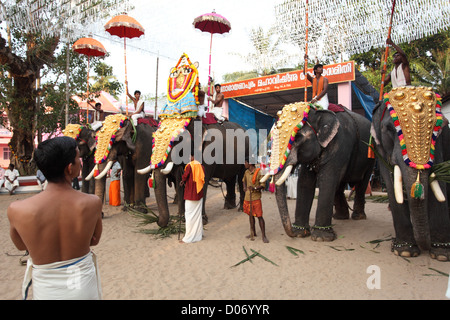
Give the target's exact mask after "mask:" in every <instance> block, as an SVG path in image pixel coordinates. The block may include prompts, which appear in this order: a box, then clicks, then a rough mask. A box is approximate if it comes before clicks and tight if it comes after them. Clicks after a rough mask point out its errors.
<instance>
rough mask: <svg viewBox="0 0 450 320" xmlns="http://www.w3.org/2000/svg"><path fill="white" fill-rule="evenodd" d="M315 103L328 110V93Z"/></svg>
mask: <svg viewBox="0 0 450 320" xmlns="http://www.w3.org/2000/svg"><path fill="white" fill-rule="evenodd" d="M315 104H317V105H319V106H321V107H322V109H324V110H328V105H329V101H328V93H327V94H325V95H324V96H323V97H322V98H321V99H320V100H317V102H316V103H315Z"/></svg>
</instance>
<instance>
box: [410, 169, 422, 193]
mask: <svg viewBox="0 0 450 320" xmlns="http://www.w3.org/2000/svg"><path fill="white" fill-rule="evenodd" d="M411 197H412V198H413V199H419V200H423V199H424V198H425V194H424V192H423V184H421V183H420V171H418V172H417V179H416V182H414V183H413V185H412V187H411Z"/></svg>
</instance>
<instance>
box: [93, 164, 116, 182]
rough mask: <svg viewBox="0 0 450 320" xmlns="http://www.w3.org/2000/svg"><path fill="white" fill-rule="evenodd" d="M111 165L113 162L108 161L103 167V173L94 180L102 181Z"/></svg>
mask: <svg viewBox="0 0 450 320" xmlns="http://www.w3.org/2000/svg"><path fill="white" fill-rule="evenodd" d="M112 165H113V161H108V163H107V164H106V166H105V169H103V171H102V172H101V173H100V174H99V175H98V176H96V177H95V179H96V180H99V179H102V178H103V177H104V176H106V174H107V173H108V171H109V170H110V169H111V167H112Z"/></svg>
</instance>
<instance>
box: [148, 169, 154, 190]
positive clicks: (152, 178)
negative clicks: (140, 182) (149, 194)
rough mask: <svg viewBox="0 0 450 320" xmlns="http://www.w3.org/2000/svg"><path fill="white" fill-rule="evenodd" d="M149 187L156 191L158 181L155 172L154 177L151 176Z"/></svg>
mask: <svg viewBox="0 0 450 320" xmlns="http://www.w3.org/2000/svg"><path fill="white" fill-rule="evenodd" d="M148 187H149V188H150V189H152V188H153V189H156V181H155V174H154V171H152V175H151V176H150V178H149V179H148Z"/></svg>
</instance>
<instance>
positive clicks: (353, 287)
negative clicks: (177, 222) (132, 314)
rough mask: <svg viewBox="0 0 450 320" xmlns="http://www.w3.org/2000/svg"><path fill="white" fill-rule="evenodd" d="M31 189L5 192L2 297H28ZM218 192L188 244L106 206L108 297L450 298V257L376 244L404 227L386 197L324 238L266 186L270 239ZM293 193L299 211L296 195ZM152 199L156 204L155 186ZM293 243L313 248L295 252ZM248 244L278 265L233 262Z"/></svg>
mask: <svg viewBox="0 0 450 320" xmlns="http://www.w3.org/2000/svg"><path fill="white" fill-rule="evenodd" d="M170 195H172V196H173V194H170ZM29 196H32V194H18V195H13V196H9V195H0V212H1V214H0V245H1V248H2V251H3V252H2V253H1V254H0V299H8V300H17V299H20V298H21V292H20V289H21V284H22V279H23V275H24V271H25V267H24V266H21V265H20V264H19V258H20V255H21V254H23V253H22V252H20V251H18V250H17V249H16V248H15V247H14V245H13V243H12V242H11V240H10V237H9V222H8V219H7V216H6V209H7V207H8V205H9V204H10V203H11V202H12V201H15V200H18V199H24V198H26V197H29ZM208 196H209V198H208V202H207V205H206V206H207V207H206V208H207V213H208V216H209V223H208V224H207V225H206V226H205V238H204V239H203V240H202V241H200V242H197V243H193V244H180V243H179V242H178V237H177V235H172V236H171V237H169V238H164V239H161V238H159V237H156V236H154V235H148V234H143V233H140V232H139V228H140V227H139V226H138V223H139V222H140V220H139V219H137V218H136V217H133V216H131V215H130V214H128V213H126V212H123V211H122V210H121V207H111V206H109V205H105V206H104V212H105V218H104V220H103V235H102V239H101V242H100V244H99V245H98V246H96V247H94V251H95V252H96V253H97V255H98V259H99V268H100V274H101V282H102V288H103V296H104V299H108V300H130V299H144V300H167V299H176V300H203V299H208V300H222V299H225V300H249V299H250V300H255V299H256V300H297V299H312V300H321V299H331V300H334V299H342V300H355V299H357V300H369V299H394V300H395V299H402V300H403V299H417V300H422V299H437V300H446V297H445V292H446V290H447V286H448V277H446V276H443V275H441V274H440V273H439V271H441V272H444V273H447V274H448V273H449V272H450V263H445V262H438V261H436V260H433V259H431V258H430V257H429V254H428V252H424V253H422V254H421V255H420V256H419V257H417V258H410V259H404V258H401V257H397V256H395V255H394V254H393V253H392V252H391V249H390V248H391V242H390V241H383V242H381V243H380V244H379V245H376V244H370V243H368V242H369V241H372V240H376V239H385V238H390V237H392V236H394V229H393V225H392V218H391V214H390V212H389V211H388V210H387V204H386V203H375V202H372V201H371V200H368V201H367V203H366V214H367V220H364V221H353V220H344V221H342V220H334V222H333V223H334V224H335V225H334V228H335V231H336V232H337V234H338V239H337V240H335V241H334V242H326V243H324V242H313V241H312V240H311V239H310V238H306V239H299V238H295V239H293V238H290V237H288V236H287V235H286V234H285V232H284V229H283V227H282V225H281V221H280V218H279V214H278V208H277V206H276V201H275V195H274V194H271V193H269V192H265V193H264V194H263V199H262V201H263V207H264V218H265V221H266V234H267V237H268V238H269V240H270V243H268V244H264V243H263V242H262V241H261V237H260V232H259V231H260V230H259V226H258V225H257V229H256V230H257V234H258V237H257V238H256V240H255V241H250V240H249V239H246V236H247V235H248V234H249V223H248V216H247V215H246V214H244V213H242V212H238V211H237V209H234V210H226V211H225V210H222V207H223V196H222V192H221V190H220V188H212V187H210V188H209V190H208ZM288 202H289V207H290V214H291V217H292V216H293V212H294V208H295V200H288ZM315 203H316V200H315V202H314V207H313V214H312V215H311V225H313V221H314V212H315ZM352 204H353V202H350V205H352ZM147 205H148V206H149V207H150V208H151V209H153V210H156V202H155V199H154V195H153V191H152V194H151V197H150V198H148V199H147ZM170 210H171V213H172V214H176V211H177V210H176V205H173V204H171V205H170ZM287 247H292V248H295V249H298V250H301V251H303V254H302V253H298V256H295V255H294V254H292V253H291V252H290V251H289V250H288V249H287ZM243 248H245V249H246V251H247V252H248V253H249V254H251V253H252V251H251V250H252V249H253V250H255V251H258V252H259V253H261V254H262V255H263V256H264V257H266V258H268V259H270V260H271V261H272V262H274V263H275V264H276V265H274V264H272V263H270V262H268V261H265V260H264V259H262V258H260V257H255V258H253V259H252V260H251V261H252V262H249V261H247V262H245V263H243V264H240V265H238V266H236V267H232V266H233V265H235V264H236V263H238V262H240V261H241V260H243V259H245V258H246V254H245V252H244V249H243ZM371 266H375V267H371ZM373 270H375V272H374V271H373ZM368 283H369V286H368ZM376 284H379V287H378V288H377V287H376ZM374 286H375V288H374Z"/></svg>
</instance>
